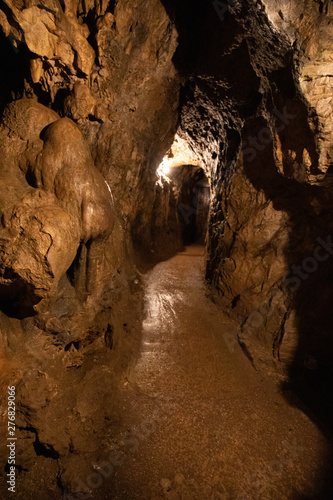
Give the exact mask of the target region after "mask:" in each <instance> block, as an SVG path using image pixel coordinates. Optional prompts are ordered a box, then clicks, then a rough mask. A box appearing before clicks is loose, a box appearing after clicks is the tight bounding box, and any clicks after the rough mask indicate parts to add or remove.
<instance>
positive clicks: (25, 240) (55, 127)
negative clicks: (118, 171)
mask: <svg viewBox="0 0 333 500" xmlns="http://www.w3.org/2000/svg"><path fill="white" fill-rule="evenodd" d="M0 151H1V156H2V168H1V180H2V182H1V184H2V189H1V209H2V210H1V217H2V221H3V224H2V229H1V268H2V277H1V295H2V300H3V301H5V302H6V301H9V303H11V306H10V307H11V308H13V309H14V310H15V309H16V310H17V312H18V314H20V315H24V314H27V315H29V313H30V314H33V312H34V309H33V307H34V305H35V304H37V303H38V302H39V301H40V300H41V299H44V300H45V301H46V299H50V298H52V297H53V296H54V295H55V293H56V290H57V285H58V282H59V279H60V278H61V277H62V276H63V275H64V274H65V273H66V271H67V270H68V269H69V267H70V266H71V264H72V263H73V261H74V259H75V257H76V254H77V252H78V249H79V247H80V245H87V243H88V242H89V253H93V254H96V255H94V258H93V259H91V261H90V265H91V266H93V267H94V266H96V262H95V261H96V259H98V256H97V254H98V248H99V247H100V245H101V242H102V241H105V240H106V239H107V238H108V237H109V235H110V234H111V232H112V229H113V225H114V215H113V209H112V200H111V193H110V191H109V189H108V186H107V184H106V182H105V180H104V179H103V177H102V175H101V174H100V173H99V172H98V170H97V169H96V168H95V166H94V164H93V161H92V159H91V155H90V151H89V148H88V145H87V144H86V142H85V140H84V138H83V137H82V134H81V132H80V131H79V129H78V128H77V127H76V125H75V124H74V123H73V122H72V121H71V120H70V119H68V118H60V117H59V116H58V115H57V114H56V113H54V112H53V111H51V110H49V109H47V108H45V107H44V106H42V105H41V104H38V103H37V102H35V101H33V100H22V101H16V102H15V103H13V104H11V105H10V106H9V107H8V108H7V109H6V110H5V113H4V118H3V121H2V123H1V128H0ZM88 258H89V257H88ZM87 267H89V266H87ZM90 272H91V271H89V269H88V271H87V273H88V276H87V283H86V284H85V286H86V289H87V290H88V289H89V291H91V290H90V288H93V286H92V284H91V283H90V282H89V273H90ZM94 272H96V270H95V271H94ZM93 274H94V273H93ZM46 302H47V303H48V301H46ZM44 307H45V305H44Z"/></svg>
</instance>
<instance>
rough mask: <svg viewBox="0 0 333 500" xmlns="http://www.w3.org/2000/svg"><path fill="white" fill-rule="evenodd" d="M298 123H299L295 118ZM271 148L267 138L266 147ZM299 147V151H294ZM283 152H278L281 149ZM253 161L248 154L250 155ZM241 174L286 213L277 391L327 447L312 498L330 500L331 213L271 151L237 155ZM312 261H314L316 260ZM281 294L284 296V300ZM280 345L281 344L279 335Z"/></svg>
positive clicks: (318, 193) (326, 201)
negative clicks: (293, 331)
mask: <svg viewBox="0 0 333 500" xmlns="http://www.w3.org/2000/svg"><path fill="white" fill-rule="evenodd" d="M286 102H287V106H288V109H289V110H292V109H293V110H294V111H295V109H298V108H300V109H302V103H299V102H297V99H295V100H293V101H290V102H288V101H286ZM300 116H301V117H302V113H295V119H294V122H293V123H290V126H288V127H286V128H285V130H284V131H283V135H282V141H281V142H282V143H283V141H284V139H283V136H285V137H286V141H288V144H290V142H289V141H290V136H293V135H294V130H297V131H299V130H300V129H301V128H302V122H301V121H299V120H300V118H299V117H300ZM301 119H302V118H301ZM265 127H266V130H267V123H265V122H264V121H262V123H260V121H258V120H257V119H256V120H249V121H248V122H247V123H246V125H245V127H244V129H243V141H244V142H248V141H249V138H250V137H258V136H259V134H260V133H261V131H262V130H263V129H264V128H265ZM272 143H273V137H271V142H270V144H272ZM303 147H304V145H303V143H302V141H301V135H300V137H299V139H298V141H297V142H296V141H295V142H294V143H293V149H294V150H296V156H297V155H300V154H301V148H303ZM298 148H299V151H298ZM283 149H284V148H283ZM253 156H254V155H253ZM243 159H244V171H245V173H246V175H247V177H248V178H249V180H250V181H251V183H252V184H253V186H254V187H255V188H256V189H258V190H264V192H265V195H266V197H267V199H270V200H272V202H273V205H274V208H275V209H276V210H282V211H284V212H286V213H287V214H288V216H289V220H290V225H291V227H290V236H289V243H288V245H287V247H286V248H285V256H286V260H287V262H288V269H289V273H288V274H287V275H286V276H285V281H284V283H282V287H283V288H282V289H283V290H284V293H286V294H287V295H288V294H289V296H290V310H295V311H296V317H297V330H298V346H297V350H296V352H295V353H293V360H292V362H291V364H290V366H289V367H288V376H289V381H288V382H287V383H283V384H282V386H281V389H282V391H283V394H284V396H285V398H286V399H287V401H288V402H289V403H290V404H291V405H293V406H297V407H298V408H300V410H301V411H303V412H304V413H306V414H307V415H308V417H309V418H310V419H311V420H312V421H314V422H315V423H316V425H317V426H318V427H319V428H320V429H321V431H322V432H323V434H324V435H325V436H326V437H327V439H328V442H330V443H331V452H330V455H328V456H327V457H325V464H326V466H327V467H326V470H324V471H323V474H325V477H323V478H320V480H318V495H316V496H315V498H318V499H319V498H320V499H331V498H333V480H332V472H333V336H332V331H333V310H332V307H331V300H332V296H333V258H332V255H333V245H331V242H332V243H333V224H332V218H331V213H332V209H333V203H332V201H331V200H332V195H331V189H333V185H330V183H329V182H328V181H326V182H325V181H324V182H323V184H322V185H309V184H305V183H302V182H298V181H296V180H295V179H293V178H289V179H288V177H287V174H288V173H289V175H290V172H289V171H288V162H287V161H286V162H284V166H285V169H286V171H285V175H282V174H281V173H280V172H279V171H277V169H276V167H275V159H274V157H273V151H272V147H271V146H270V145H269V144H268V145H267V147H266V148H264V149H262V150H257V151H256V153H255V157H251V156H250V154H248V155H247V154H246V152H245V151H244V152H243ZM316 257H317V258H316ZM287 295H286V296H287ZM279 341H280V343H281V341H282V342H283V332H282V336H281V339H279Z"/></svg>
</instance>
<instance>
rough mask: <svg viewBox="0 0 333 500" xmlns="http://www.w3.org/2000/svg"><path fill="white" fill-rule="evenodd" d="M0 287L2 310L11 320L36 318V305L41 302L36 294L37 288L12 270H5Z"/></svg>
mask: <svg viewBox="0 0 333 500" xmlns="http://www.w3.org/2000/svg"><path fill="white" fill-rule="evenodd" d="M2 280H3V281H4V283H6V284H2V285H1V286H0V310H1V311H2V312H3V313H5V314H6V315H7V316H9V317H10V318H17V319H24V318H28V317H30V316H35V315H36V312H35V310H34V305H36V304H38V302H39V301H40V300H41V299H40V298H38V297H37V296H36V294H35V288H34V287H33V286H32V285H31V284H29V283H26V282H25V281H24V280H23V279H22V278H21V276H19V275H18V274H16V273H14V271H13V270H12V269H5V270H4V272H3V275H2Z"/></svg>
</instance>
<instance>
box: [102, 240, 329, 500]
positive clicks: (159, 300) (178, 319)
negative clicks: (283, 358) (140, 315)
mask: <svg viewBox="0 0 333 500" xmlns="http://www.w3.org/2000/svg"><path fill="white" fill-rule="evenodd" d="M203 252H204V250H203V248H202V247H190V248H188V249H187V250H186V252H184V253H180V254H178V255H176V256H175V257H174V258H172V259H171V260H169V261H166V262H162V263H160V264H158V265H157V266H155V267H154V268H153V269H152V270H151V271H149V272H148V273H147V275H146V293H145V301H146V318H145V320H144V322H143V337H142V345H141V352H140V356H139V358H138V361H137V363H136V365H135V366H134V368H133V369H132V370H131V372H130V374H129V377H128V380H127V381H125V383H124V387H123V390H122V393H121V401H122V404H123V406H122V411H121V414H120V415H118V418H119V427H118V431H117V433H116V436H115V437H114V439H113V441H112V443H111V444H110V449H109V450H107V451H108V452H109V451H110V450H111V451H112V450H115V452H119V456H121V459H119V464H121V465H119V464H118V465H115V466H114V471H113V474H112V476H111V477H109V478H108V479H106V480H105V482H104V483H103V485H102V487H101V488H100V489H99V493H98V494H97V491H96V496H95V498H99V496H98V495H99V494H100V495H101V496H100V498H107V499H108V498H110V499H111V498H112V499H114V500H127V499H128V500H136V499H137V500H157V499H161V500H163V499H168V500H185V499H186V500H194V499H195V500H219V499H237V500H251V499H261V498H262V499H267V500H268V499H279V500H282V499H288V500H290V499H305V498H308V499H309V498H324V496H322V494H319V488H320V480H321V477H322V474H323V471H324V469H325V463H326V462H327V457H328V453H329V447H328V443H327V441H326V439H325V437H324V436H323V434H322V433H321V432H320V431H319V430H318V428H317V426H316V425H315V424H313V423H312V422H311V421H310V420H309V418H308V417H307V416H305V414H303V413H302V412H301V411H300V410H299V409H297V408H294V407H291V406H290V405H289V404H288V403H287V402H286V400H285V399H284V397H283V396H282V395H281V394H280V393H279V391H278V389H277V388H276V386H275V385H274V383H273V381H269V380H264V379H263V376H262V375H260V374H259V373H258V372H256V371H255V369H254V368H253V366H252V364H251V362H250V361H249V359H248V358H247V357H246V356H245V355H244V353H243V352H242V350H241V349H240V348H238V347H237V349H236V350H235V352H233V353H231V352H230V351H229V350H228V348H227V346H226V344H225V342H224V340H223V334H224V333H225V332H230V333H232V332H235V329H236V325H235V323H234V322H233V321H232V320H230V319H229V318H228V317H227V316H226V315H224V314H223V313H222V312H221V311H219V310H218V308H217V306H216V305H214V304H213V303H212V302H211V301H210V300H209V299H208V298H207V297H206V295H205V286H204V282H203V275H204V273H203V265H204V254H203ZM318 495H319V496H318ZM327 498H328V497H327Z"/></svg>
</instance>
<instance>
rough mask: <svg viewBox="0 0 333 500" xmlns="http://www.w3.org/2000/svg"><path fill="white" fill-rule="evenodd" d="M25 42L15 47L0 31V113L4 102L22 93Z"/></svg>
mask: <svg viewBox="0 0 333 500" xmlns="http://www.w3.org/2000/svg"><path fill="white" fill-rule="evenodd" d="M1 5H2V4H0V7H1ZM28 60H29V59H28V57H27V48H26V46H25V44H21V45H19V46H17V47H15V45H14V40H13V39H12V38H11V37H10V36H9V37H7V38H6V37H5V35H4V34H3V33H2V31H0V66H1V79H0V114H1V115H2V113H3V110H4V107H5V106H6V104H8V103H10V102H12V101H13V100H15V99H19V98H20V97H22V95H23V89H24V77H25V75H26V73H27V70H28V68H29V66H28Z"/></svg>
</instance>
